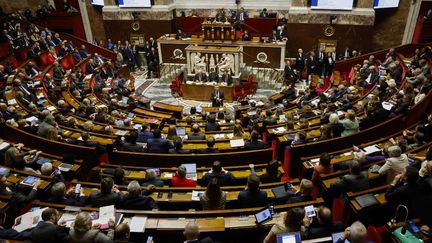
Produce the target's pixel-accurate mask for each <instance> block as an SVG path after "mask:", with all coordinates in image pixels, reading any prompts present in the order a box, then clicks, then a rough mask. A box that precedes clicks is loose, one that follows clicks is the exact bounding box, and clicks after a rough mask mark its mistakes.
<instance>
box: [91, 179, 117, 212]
mask: <svg viewBox="0 0 432 243" xmlns="http://www.w3.org/2000/svg"><path fill="white" fill-rule="evenodd" d="M122 196H123V194H122V193H121V192H120V191H119V189H118V187H117V185H114V181H113V179H112V178H111V177H105V178H103V179H102V180H101V183H100V191H99V192H97V191H96V192H93V193H92V194H90V196H89V201H90V204H91V205H92V207H97V208H99V207H104V206H108V205H119V204H120V202H121V198H122Z"/></svg>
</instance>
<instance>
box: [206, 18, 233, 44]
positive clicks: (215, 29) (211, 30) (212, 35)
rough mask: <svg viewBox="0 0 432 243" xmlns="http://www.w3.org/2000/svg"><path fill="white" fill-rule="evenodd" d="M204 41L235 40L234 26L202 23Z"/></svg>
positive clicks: (219, 23) (220, 23)
mask: <svg viewBox="0 0 432 243" xmlns="http://www.w3.org/2000/svg"><path fill="white" fill-rule="evenodd" d="M201 26H202V31H203V34H204V40H222V41H224V40H230V41H234V40H235V31H234V24H231V23H229V22H228V23H222V22H204V23H202V25H201Z"/></svg>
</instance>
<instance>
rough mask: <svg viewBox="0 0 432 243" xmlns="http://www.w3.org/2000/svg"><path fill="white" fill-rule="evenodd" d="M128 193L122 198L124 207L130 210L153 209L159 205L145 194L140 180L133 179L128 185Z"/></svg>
mask: <svg viewBox="0 0 432 243" xmlns="http://www.w3.org/2000/svg"><path fill="white" fill-rule="evenodd" d="M127 190H128V195H127V196H125V197H124V198H123V200H122V206H121V207H122V208H124V209H129V210H153V209H158V205H157V204H156V202H155V201H154V200H153V198H151V197H148V196H145V195H143V192H142V190H141V186H140V184H139V183H138V181H131V182H129V185H128V186H127Z"/></svg>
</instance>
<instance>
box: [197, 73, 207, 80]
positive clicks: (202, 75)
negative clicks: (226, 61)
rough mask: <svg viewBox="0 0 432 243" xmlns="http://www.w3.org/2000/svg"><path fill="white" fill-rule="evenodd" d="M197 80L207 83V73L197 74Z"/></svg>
mask: <svg viewBox="0 0 432 243" xmlns="http://www.w3.org/2000/svg"><path fill="white" fill-rule="evenodd" d="M195 80H198V81H202V82H207V74H205V73H197V74H195Z"/></svg>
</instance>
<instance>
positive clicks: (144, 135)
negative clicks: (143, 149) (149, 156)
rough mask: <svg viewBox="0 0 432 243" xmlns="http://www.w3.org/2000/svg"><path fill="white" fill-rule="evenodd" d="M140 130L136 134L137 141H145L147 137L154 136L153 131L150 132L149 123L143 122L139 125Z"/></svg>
mask: <svg viewBox="0 0 432 243" xmlns="http://www.w3.org/2000/svg"><path fill="white" fill-rule="evenodd" d="M141 128H142V129H141V132H140V133H139V134H138V139H137V141H138V142H140V143H147V139H149V138H154V136H153V133H152V132H150V124H148V123H147V122H144V123H143V124H142V125H141Z"/></svg>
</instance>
